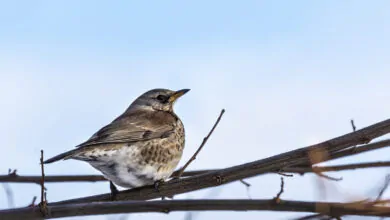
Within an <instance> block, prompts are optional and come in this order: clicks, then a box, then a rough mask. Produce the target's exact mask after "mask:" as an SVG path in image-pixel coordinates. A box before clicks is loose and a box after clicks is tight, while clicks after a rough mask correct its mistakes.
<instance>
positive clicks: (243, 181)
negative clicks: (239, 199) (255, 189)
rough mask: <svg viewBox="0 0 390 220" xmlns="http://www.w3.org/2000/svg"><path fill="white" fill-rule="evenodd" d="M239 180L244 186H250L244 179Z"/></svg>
mask: <svg viewBox="0 0 390 220" xmlns="http://www.w3.org/2000/svg"><path fill="white" fill-rule="evenodd" d="M240 182H241V183H242V184H244V185H245V186H246V187H250V186H251V184H249V183H248V182H246V181H245V180H240Z"/></svg>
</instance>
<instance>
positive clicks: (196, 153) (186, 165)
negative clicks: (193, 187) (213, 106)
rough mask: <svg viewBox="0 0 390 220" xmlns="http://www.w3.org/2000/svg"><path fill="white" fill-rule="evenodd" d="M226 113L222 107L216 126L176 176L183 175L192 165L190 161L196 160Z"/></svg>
mask: <svg viewBox="0 0 390 220" xmlns="http://www.w3.org/2000/svg"><path fill="white" fill-rule="evenodd" d="M224 113H225V109H222V110H221V113H220V114H219V117H218V119H217V121H216V122H215V123H214V126H213V128H211V130H210V132H209V133H208V135H207V136H206V137H204V138H203V142H202V144H201V145H200V146H199V148H198V150H197V151H196V152H195V153H194V155H192V157H191V158H190V160H188V161H187V163H186V164H185V165H184V166H183V167H182V168H181V169H180V171H179V173H178V174H177V176H176V178H180V177H181V175H182V174H183V172H184V170H185V169H186V168H187V167H188V166H189V165H190V163H191V162H192V161H194V160H195V159H196V156H197V155H198V154H199V152H200V151H201V150H202V148H203V146H204V145H205V144H206V142H207V140H208V139H209V138H210V136H211V134H212V133H213V132H214V130H215V128H216V127H217V125H218V124H219V121H221V118H222V116H223V114H224Z"/></svg>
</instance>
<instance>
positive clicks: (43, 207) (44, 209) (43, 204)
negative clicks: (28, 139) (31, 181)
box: [39, 150, 48, 217]
mask: <svg viewBox="0 0 390 220" xmlns="http://www.w3.org/2000/svg"><path fill="white" fill-rule="evenodd" d="M40 162H41V175H42V179H41V202H40V203H39V208H40V212H41V214H42V216H43V217H45V216H47V215H48V209H47V201H46V192H45V169H44V164H43V150H41V159H40Z"/></svg>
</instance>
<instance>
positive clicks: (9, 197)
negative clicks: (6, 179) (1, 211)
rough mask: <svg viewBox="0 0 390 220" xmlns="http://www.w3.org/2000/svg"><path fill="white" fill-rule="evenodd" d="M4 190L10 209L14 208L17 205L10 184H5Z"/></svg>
mask: <svg viewBox="0 0 390 220" xmlns="http://www.w3.org/2000/svg"><path fill="white" fill-rule="evenodd" d="M2 185H3V188H4V191H5V194H6V195H7V201H8V207H9V208H13V207H14V206H15V205H14V204H15V203H14V193H13V192H12V189H11V187H10V186H9V185H8V183H3V184H2Z"/></svg>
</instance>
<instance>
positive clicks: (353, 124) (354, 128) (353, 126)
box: [351, 119, 356, 131]
mask: <svg viewBox="0 0 390 220" xmlns="http://www.w3.org/2000/svg"><path fill="white" fill-rule="evenodd" d="M351 125H352V130H353V131H356V126H355V122H354V121H353V119H351Z"/></svg>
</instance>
